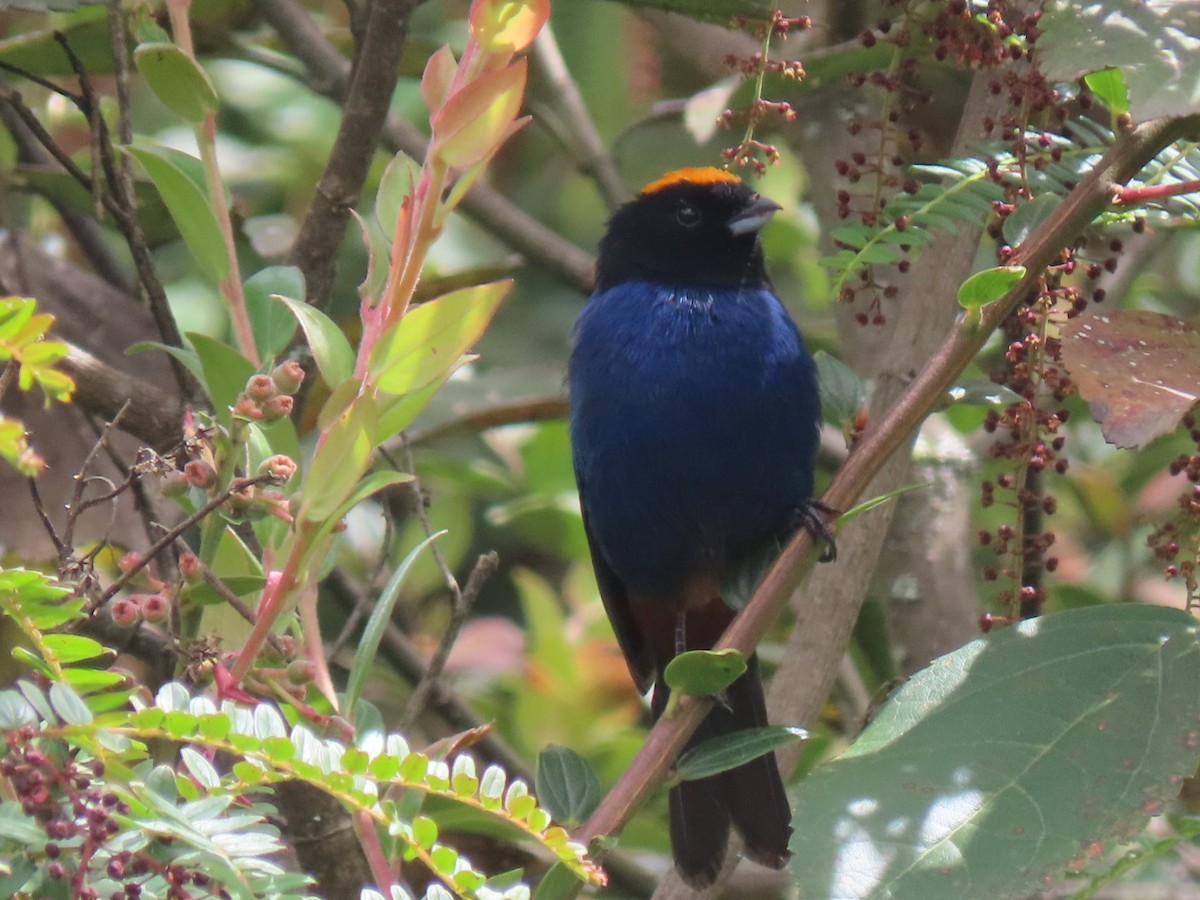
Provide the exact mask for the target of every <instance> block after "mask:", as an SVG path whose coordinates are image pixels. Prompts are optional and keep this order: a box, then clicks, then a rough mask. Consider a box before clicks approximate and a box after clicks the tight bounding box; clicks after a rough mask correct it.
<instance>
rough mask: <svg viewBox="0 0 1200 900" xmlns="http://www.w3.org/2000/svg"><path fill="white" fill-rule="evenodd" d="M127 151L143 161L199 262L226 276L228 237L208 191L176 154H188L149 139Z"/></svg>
mask: <svg viewBox="0 0 1200 900" xmlns="http://www.w3.org/2000/svg"><path fill="white" fill-rule="evenodd" d="M125 152H126V153H128V154H129V155H130V156H132V157H133V158H134V159H136V160H137V161H138V162H139V163H140V164H141V166H142V168H143V169H145V170H146V174H147V175H149V176H150V180H151V181H153V182H154V187H155V188H156V189H157V190H158V193H159V195H160V196H161V197H162V199H163V203H165V204H166V205H167V209H168V210H170V213H171V218H172V219H173V220H174V221H175V226H176V227H177V228H178V229H179V234H180V235H181V236H182V237H183V241H184V243H185V244H187V247H188V250H190V251H191V254H192V257H193V258H194V259H195V260H196V263H197V265H199V266H200V268H201V269H202V270H203V271H204V273H205V274H206V275H208V276H209V277H210V278H212V279H213V280H214V281H219V280H220V279H222V278H224V277H225V276H227V275H228V274H229V257H228V256H226V255H225V240H224V238H222V236H221V228H220V226H219V225H218V224H217V216H216V213H214V212H213V208H212V205H211V204H210V203H209V201H208V197H207V196H206V195H205V192H204V191H203V190H201V188H200V187H199V186H198V185H197V184H196V183H195V182H194V181H193V180H192V179H191V178H190V177H188V175H187V174H186V172H185V171H184V170H183V168H182V167H181V165H180V163H179V161H178V160H177V158H176V157H177V156H183V155H185V154H180V153H178V151H170V150H168V149H167V148H165V147H159V146H158V145H156V144H151V143H149V142H147V141H139V142H137V143H136V144H134V145H133V146H132V147H126V148H125Z"/></svg>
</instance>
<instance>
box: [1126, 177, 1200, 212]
mask: <svg viewBox="0 0 1200 900" xmlns="http://www.w3.org/2000/svg"><path fill="white" fill-rule="evenodd" d="M1198 192H1200V178H1196V179H1193V180H1191V181H1177V182H1175V183H1174V184H1155V185H1143V186H1142V187H1124V188H1121V189H1120V190H1118V191H1117V192H1116V195H1115V196H1114V197H1113V203H1116V204H1118V205H1122V206H1125V205H1128V206H1137V205H1139V204H1141V203H1145V202H1146V201H1148V200H1163V199H1166V198H1167V197H1178V196H1179V195H1180V194H1195V193H1198Z"/></svg>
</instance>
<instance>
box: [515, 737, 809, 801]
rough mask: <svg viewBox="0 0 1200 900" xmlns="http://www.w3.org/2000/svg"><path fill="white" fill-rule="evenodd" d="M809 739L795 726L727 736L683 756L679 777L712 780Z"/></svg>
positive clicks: (714, 739)
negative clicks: (712, 777)
mask: <svg viewBox="0 0 1200 900" xmlns="http://www.w3.org/2000/svg"><path fill="white" fill-rule="evenodd" d="M807 737H808V732H807V731H805V730H804V729H803V728H799V727H797V726H794V725H767V726H764V727H762V728H747V729H745V730H744V731H735V732H732V733H730V734H723V735H721V736H720V737H715V738H712V739H710V740H707V741H704V742H703V743H702V744H698V745H697V746H695V747H693V748H691V749H690V750H688V751H687V752H686V753H684V754H683V755H682V756H680V757H679V762H677V763H676V764H675V774H676V775H677V776H678V777H679V778H680V780H682V781H694V780H696V779H699V778H708V777H710V776H712V775H716V774H718V773H720V772H728V771H729V770H730V769H736V768H737V767H738V766H740V765H742V764H743V763H748V762H750V760H752V759H758V757H760V756H762V755H763V754H764V753H770V752H772V751H773V750H775V749H777V748H778V747H784V746H787V745H788V744H791V743H795V742H796V741H802V740H805V739H806V738H807ZM539 796H540V792H539Z"/></svg>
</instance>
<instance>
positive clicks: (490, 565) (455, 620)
mask: <svg viewBox="0 0 1200 900" xmlns="http://www.w3.org/2000/svg"><path fill="white" fill-rule="evenodd" d="M499 565H500V557H499V555H498V554H497V553H496V551H495V550H490V551H488V552H487V553H485V554H483V555H482V556H480V557H479V559H477V560H475V568H473V569H472V570H471V574H470V576H469V577H468V578H467V584H466V586H465V587H464V588H463V590H462V591H461V592H459V593H458V594H457V596H456V597H455V602H454V604H453V605H452V606H451V607H450V621H449V622H447V623H446V630H445V632H444V633H443V634H442V639H441V640H440V641H439V642H438V646H437V650H435V651H434V653H433V657H432V658H431V659H430V660H429V665H428V667H427V668H426V669H425V674H424V675H423V676H422V677H421V680H420V681H419V682H417V686H416V687H415V688H413V692H412V695H411V696H410V697H409V698H408V703H406V704H405V706H404V714H403V715H402V716H401V718H400V723H401V729H404V728H407V727H408V725H410V724H411V723H412V722H414V721H416V718H417V716H419V715H420V714H421V711H422V710H423V709H424V708H425V704H426V703H427V702H428V701H429V692H430V691H432V690H433V688H434V685H435V684H436V683H437V681H438V679H439V678H440V677H441V675H442V670H443V669H445V668H446V661H447V660H448V659H449V658H450V651H451V650H452V649H453V648H454V643H455V641H457V640H458V633H459V631H461V630H462V626H463V623H464V622H465V621H466V620H467V614H468V613H470V611H471V606H472V605H473V604H474V603H475V599H476V598H477V597H478V596H479V592H480V591H481V590H483V586H484V584H485V583H486V582H487V580H488V578H490V577H491V576H492V573H493V572H495V571H496V568H497V566H499Z"/></svg>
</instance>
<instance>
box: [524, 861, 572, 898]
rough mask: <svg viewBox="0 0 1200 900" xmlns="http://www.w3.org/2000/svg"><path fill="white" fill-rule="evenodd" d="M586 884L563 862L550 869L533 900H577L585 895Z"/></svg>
mask: <svg viewBox="0 0 1200 900" xmlns="http://www.w3.org/2000/svg"><path fill="white" fill-rule="evenodd" d="M583 888H584V883H583V882H582V881H580V880H579V878H577V877H576V876H575V874H574V873H572V872H571V870H570V869H569V868H568V867H567V866H566V865H565V864H564V863H561V862H557V863H555V864H554V865H553V866H551V867H550V871H548V872H547V873H546V874H545V875H544V876H542V880H541V881H539V882H538V886H537V889H536V890H535V891H534V892H533V900H575V898H576V897H578V896H579V895H580V894H581V893H583Z"/></svg>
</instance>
